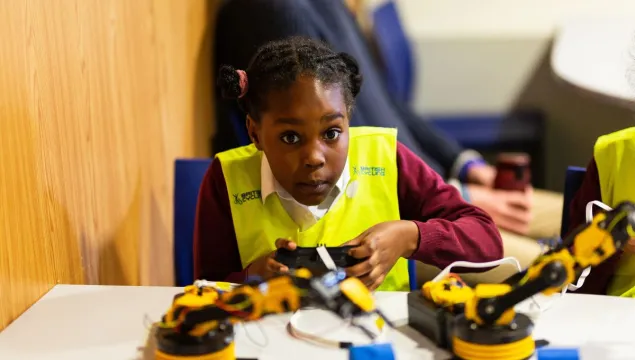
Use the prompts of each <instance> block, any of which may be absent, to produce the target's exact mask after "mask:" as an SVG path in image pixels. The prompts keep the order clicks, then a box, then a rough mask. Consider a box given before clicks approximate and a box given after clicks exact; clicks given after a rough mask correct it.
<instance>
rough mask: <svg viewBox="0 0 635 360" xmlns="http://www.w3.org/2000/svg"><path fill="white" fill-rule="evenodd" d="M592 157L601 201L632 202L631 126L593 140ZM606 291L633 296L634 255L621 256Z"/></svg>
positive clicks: (634, 160) (634, 154)
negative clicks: (596, 169) (595, 166)
mask: <svg viewBox="0 0 635 360" xmlns="http://www.w3.org/2000/svg"><path fill="white" fill-rule="evenodd" d="M594 158H595V163H596V165H597V168H598V173H599V178H600V189H601V192H602V202H603V203H605V204H607V205H608V206H610V207H615V206H616V205H617V204H619V203H620V202H622V201H625V200H628V201H633V202H635V183H634V182H633V181H634V179H635V127H631V128H627V129H624V130H620V131H617V132H614V133H612V134H608V135H604V136H601V137H600V138H599V139H598V141H597V142H596V143H595V149H594ZM607 293H608V295H615V296H623V297H635V254H628V253H624V254H623V255H622V257H621V258H620V261H619V264H618V267H617V270H616V271H615V274H614V276H613V278H612V279H611V283H610V284H609V288H608V291H607Z"/></svg>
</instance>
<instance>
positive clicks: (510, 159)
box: [494, 153, 531, 191]
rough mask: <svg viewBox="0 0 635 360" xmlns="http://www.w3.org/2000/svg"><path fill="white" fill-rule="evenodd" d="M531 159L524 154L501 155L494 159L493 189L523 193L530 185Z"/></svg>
mask: <svg viewBox="0 0 635 360" xmlns="http://www.w3.org/2000/svg"><path fill="white" fill-rule="evenodd" d="M530 162H531V158H530V156H529V155H528V154H525V153H502V154H500V155H498V158H497V159H496V179H495V180H494V188H495V189H500V190H510V191H525V189H526V188H527V187H528V186H529V185H530V184H531V170H530V169H529V164H530Z"/></svg>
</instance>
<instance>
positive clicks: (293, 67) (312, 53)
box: [218, 37, 362, 120]
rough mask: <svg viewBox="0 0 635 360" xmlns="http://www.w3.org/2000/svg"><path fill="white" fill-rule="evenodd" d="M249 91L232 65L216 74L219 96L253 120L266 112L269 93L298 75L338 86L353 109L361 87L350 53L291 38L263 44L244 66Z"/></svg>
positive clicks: (319, 42) (286, 85) (285, 84)
mask: <svg viewBox="0 0 635 360" xmlns="http://www.w3.org/2000/svg"><path fill="white" fill-rule="evenodd" d="M245 71H246V75H247V79H248V83H249V87H248V90H247V89H244V88H241V82H240V81H241V78H240V76H239V74H238V72H237V71H236V69H234V68H233V67H231V66H228V65H224V66H222V67H221V68H220V72H219V74H218V85H219V86H220V88H221V94H222V96H223V97H224V98H227V99H237V100H238V104H239V105H240V107H241V108H242V109H243V110H244V111H245V112H247V113H249V115H251V116H252V118H254V119H255V120H258V119H259V115H260V113H261V112H262V111H265V110H266V103H265V100H266V96H267V94H268V93H269V92H271V91H275V90H283V89H286V88H288V87H290V86H291V85H292V84H293V82H295V81H296V79H297V78H298V77H299V76H301V75H310V76H313V77H315V78H316V79H317V80H319V81H321V82H323V83H325V84H338V85H340V86H341V87H342V89H343V90H344V99H345V101H346V105H347V106H348V107H349V108H352V106H353V103H354V100H355V97H356V96H357V94H359V91H360V88H361V85H362V75H361V74H360V72H359V66H358V64H357V61H356V60H355V59H354V58H353V57H352V56H351V55H349V54H346V53H337V52H335V51H333V50H332V49H331V48H330V47H329V46H328V45H327V44H325V43H323V42H321V41H318V40H313V39H310V38H304V37H291V38H288V39H285V40H280V41H273V42H269V43H267V44H265V45H263V46H262V47H261V48H260V49H258V51H257V52H256V54H255V55H254V57H253V58H252V60H251V62H250V63H249V66H248V67H247V69H246V70H245Z"/></svg>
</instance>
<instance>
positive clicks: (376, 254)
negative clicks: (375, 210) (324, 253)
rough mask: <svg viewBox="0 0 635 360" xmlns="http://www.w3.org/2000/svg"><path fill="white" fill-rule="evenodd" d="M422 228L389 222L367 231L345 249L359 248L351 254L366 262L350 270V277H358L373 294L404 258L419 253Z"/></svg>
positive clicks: (406, 222)
mask: <svg viewBox="0 0 635 360" xmlns="http://www.w3.org/2000/svg"><path fill="white" fill-rule="evenodd" d="M418 242H419V227H418V226H417V224H415V223H414V222H412V221H404V220H398V221H388V222H383V223H380V224H377V225H375V226H373V227H371V228H370V229H368V230H366V231H364V232H363V233H362V234H361V235H359V236H358V237H356V238H355V239H353V240H351V241H349V242H347V243H346V244H344V245H352V246H356V247H355V248H353V249H351V250H350V251H349V254H350V255H351V256H353V257H355V258H357V259H364V258H368V259H367V260H366V261H364V262H362V263H359V264H357V265H354V266H351V267H349V268H347V269H346V274H347V275H348V276H355V277H358V278H359V279H360V280H361V281H362V282H363V283H364V284H365V285H366V286H367V287H368V288H369V289H370V290H371V291H372V290H375V289H376V288H377V287H378V286H379V285H381V283H382V282H383V281H384V279H385V278H386V274H388V271H390V269H392V267H393V266H394V265H395V263H396V262H397V260H398V259H399V258H400V257H404V258H406V257H409V256H410V255H412V253H413V252H414V251H415V250H416V249H417V245H418Z"/></svg>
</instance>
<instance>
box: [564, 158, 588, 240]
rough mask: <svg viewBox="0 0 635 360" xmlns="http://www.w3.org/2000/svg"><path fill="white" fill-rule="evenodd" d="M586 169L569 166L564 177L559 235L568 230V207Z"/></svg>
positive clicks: (582, 179)
mask: <svg viewBox="0 0 635 360" xmlns="http://www.w3.org/2000/svg"><path fill="white" fill-rule="evenodd" d="M585 174H586V169H585V168H582V167H578V166H569V167H568V168H567V172H566V174H565V177H564V194H563V195H564V202H563V206H562V225H561V226H560V237H561V238H564V236H565V235H566V234H567V232H569V207H570V206H571V201H572V200H573V198H574V197H575V194H576V193H577V192H578V190H579V189H580V186H581V185H582V181H584V175H585Z"/></svg>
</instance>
